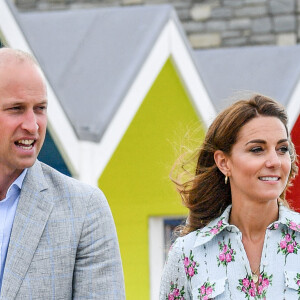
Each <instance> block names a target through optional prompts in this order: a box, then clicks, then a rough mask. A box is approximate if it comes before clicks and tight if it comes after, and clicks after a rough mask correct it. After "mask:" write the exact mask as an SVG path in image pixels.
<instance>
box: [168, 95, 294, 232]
mask: <svg viewBox="0 0 300 300" xmlns="http://www.w3.org/2000/svg"><path fill="white" fill-rule="evenodd" d="M258 116H268V117H276V118H278V119H279V120H280V121H281V122H282V123H283V125H284V127H285V129H286V132H287V135H288V139H289V142H290V148H289V149H290V151H289V152H290V156H291V171H290V174H289V178H288V183H287V186H286V187H285V189H284V191H283V192H282V194H281V195H280V201H282V202H283V203H284V204H285V205H287V206H288V203H287V201H286V199H285V194H286V190H287V188H288V187H289V186H290V184H291V180H292V179H293V178H294V177H295V176H296V174H297V172H298V167H297V164H296V160H297V158H296V153H295V148H294V145H293V143H292V142H291V140H290V137H289V133H288V129H287V114H286V111H285V109H284V107H283V106H282V105H280V104H279V103H277V102H276V101H274V100H272V99H270V98H268V97H266V96H263V95H259V94H256V95H254V96H252V97H251V98H250V99H248V100H240V101H238V102H236V103H234V104H233V105H231V106H230V107H228V108H227V109H225V110H224V111H223V112H221V113H220V114H219V115H218V116H217V117H216V119H215V120H214V121H213V123H212V124H211V125H210V127H209V129H208V131H207V133H206V137H205V139H204V142H203V144H202V146H201V148H200V150H199V152H198V154H197V165H196V170H195V173H194V175H193V176H192V178H191V179H188V180H185V181H184V182H181V180H180V179H178V178H176V179H174V178H172V180H173V181H174V182H175V184H176V187H177V189H178V191H179V193H180V195H181V198H182V201H183V204H184V205H185V206H186V207H187V208H188V209H189V215H188V218H187V221H186V224H185V225H183V226H181V227H180V228H179V231H180V232H179V235H181V236H183V235H186V234H188V233H189V232H192V231H194V230H196V229H200V228H202V227H204V226H206V225H207V224H208V223H209V222H210V221H212V220H213V219H215V218H217V217H219V216H220V215H221V214H222V213H223V211H224V210H225V208H226V207H227V206H228V205H229V204H231V191H230V184H227V185H226V184H225V182H224V175H223V173H222V172H221V171H220V170H219V169H218V167H217V166H216V164H215V160H214V153H215V151H216V150H222V151H223V152H224V153H226V154H228V155H230V153H231V149H232V146H233V145H234V144H235V142H236V140H237V136H238V133H239V131H240V129H241V128H242V127H243V126H244V125H245V124H246V123H247V122H249V121H250V120H252V119H253V118H255V117H258ZM181 168H182V169H183V174H186V173H188V172H187V170H186V168H185V164H181ZM181 175H182V174H181ZM171 177H172V176H171Z"/></svg>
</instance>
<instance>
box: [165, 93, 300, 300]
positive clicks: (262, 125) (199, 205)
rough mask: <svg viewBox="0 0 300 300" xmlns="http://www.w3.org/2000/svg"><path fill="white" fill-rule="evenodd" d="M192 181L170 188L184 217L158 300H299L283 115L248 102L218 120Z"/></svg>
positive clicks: (266, 102)
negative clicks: (186, 211) (179, 201)
mask: <svg viewBox="0 0 300 300" xmlns="http://www.w3.org/2000/svg"><path fill="white" fill-rule="evenodd" d="M195 173H196V174H195V176H194V178H193V179H192V180H190V181H188V182H185V183H183V184H178V188H179V191H180V193H181V196H182V198H183V202H184V204H185V206H186V207H187V208H188V209H189V216H188V219H187V222H186V225H185V226H183V228H182V229H181V231H180V235H181V237H179V238H178V239H177V240H176V241H175V243H174V244H173V246H172V249H171V250H170V252H169V256H168V259H167V262H166V265H165V268H164V273H163V277H162V281H161V291H160V299H161V300H166V299H168V300H169V299H174V300H175V299H181V300H186V299H226V300H227V299H234V300H237V299H274V300H275V299H276V300H277V299H288V300H291V299H300V215H299V214H298V213H296V212H294V211H291V210H290V209H289V208H288V204H287V202H286V200H285V193H286V189H287V187H288V186H289V183H290V180H291V179H292V178H293V177H294V176H295V175H296V173H297V167H296V162H295V152H294V147H293V144H292V142H291V141H290V137H289V134H288V130H287V116H286V113H285V111H284V108H283V107H282V106H281V105H279V104H278V103H277V102H275V101H273V100H271V99H269V98H267V97H265V96H262V95H255V96H253V97H252V98H251V99H250V100H242V101H239V102H237V103H235V104H233V105H232V106H230V107H229V108H227V109H226V110H225V111H223V112H222V113H220V114H219V115H218V117H217V118H216V119H215V121H214V122H213V123H212V125H211V126H210V128H209V130H208V132H207V135H206V138H205V141H204V143H203V145H202V148H201V150H200V152H199V157H198V162H197V166H196V172H195Z"/></svg>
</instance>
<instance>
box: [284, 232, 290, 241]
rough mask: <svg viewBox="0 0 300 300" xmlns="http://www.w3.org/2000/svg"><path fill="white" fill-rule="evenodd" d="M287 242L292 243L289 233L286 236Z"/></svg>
mask: <svg viewBox="0 0 300 300" xmlns="http://www.w3.org/2000/svg"><path fill="white" fill-rule="evenodd" d="M285 240H286V241H287V242H290V241H291V235H290V234H289V233H287V234H286V236H285Z"/></svg>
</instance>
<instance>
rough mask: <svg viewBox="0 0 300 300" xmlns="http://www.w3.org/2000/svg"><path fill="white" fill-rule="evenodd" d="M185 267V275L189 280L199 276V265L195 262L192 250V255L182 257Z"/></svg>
mask: <svg viewBox="0 0 300 300" xmlns="http://www.w3.org/2000/svg"><path fill="white" fill-rule="evenodd" d="M182 260H183V265H184V270H185V274H186V277H187V279H188V280H190V279H191V278H192V277H193V276H194V275H195V274H198V271H197V268H198V267H199V263H197V262H196V261H194V255H193V252H192V250H190V255H189V256H185V255H184V254H183V255H182Z"/></svg>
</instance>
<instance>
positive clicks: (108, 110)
mask: <svg viewBox="0 0 300 300" xmlns="http://www.w3.org/2000/svg"><path fill="white" fill-rule="evenodd" d="M15 16H16V18H17V21H18V23H19V25H20V27H21V28H22V31H23V33H24V35H25V37H26V39H27V42H28V43H29V45H30V47H31V49H32V51H33V53H34V55H35V56H36V58H37V59H38V61H39V63H40V65H41V67H42V69H43V71H44V73H45V74H46V76H47V78H48V80H49V82H50V84H51V86H52V88H53V89H54V91H55V93H56V95H57V97H58V99H59V100H60V102H61V104H62V107H63V109H64V110H65V112H66V114H67V116H68V118H69V120H70V121H71V123H72V125H73V127H74V129H75V131H76V134H77V136H78V137H79V139H81V140H89V141H93V142H99V140H100V139H101V137H102V135H103V133H104V131H105V130H106V128H107V126H108V124H109V122H110V121H111V119H112V117H113V115H114V113H115V111H116V110H117V109H118V107H119V106H120V103H121V102H122V100H123V98H124V95H125V94H126V92H127V90H128V89H129V87H130V85H131V84H132V82H133V80H134V79H135V77H136V76H137V73H138V72H139V70H140V68H141V66H142V64H143V63H144V61H145V59H146V57H147V55H148V54H149V52H150V50H151V48H152V46H153V44H154V43H155V40H156V39H157V38H158V36H159V34H160V33H161V31H162V28H163V26H164V25H165V24H166V23H167V21H168V20H169V19H170V18H173V19H176V14H175V12H174V10H173V8H172V7H171V6H169V5H160V6H147V7H145V6H143V7H142V6H141V7H138V6H136V7H122V8H119V7H113V8H97V9H85V10H84V9H81V10H66V11H49V12H30V13H28V12H26V13H21V12H19V13H16V12H15Z"/></svg>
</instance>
